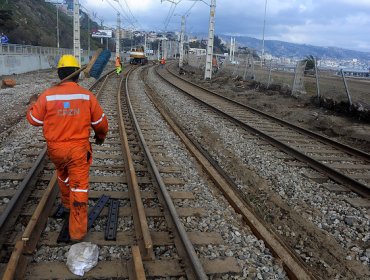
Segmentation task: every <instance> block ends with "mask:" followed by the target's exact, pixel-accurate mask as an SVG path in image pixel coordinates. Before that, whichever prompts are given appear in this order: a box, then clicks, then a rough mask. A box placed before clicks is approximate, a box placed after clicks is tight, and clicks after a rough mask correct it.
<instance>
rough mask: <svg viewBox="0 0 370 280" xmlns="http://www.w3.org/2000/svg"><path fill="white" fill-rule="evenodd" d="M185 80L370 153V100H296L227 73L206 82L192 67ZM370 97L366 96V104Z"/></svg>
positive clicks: (276, 87)
mask: <svg viewBox="0 0 370 280" xmlns="http://www.w3.org/2000/svg"><path fill="white" fill-rule="evenodd" d="M176 71H178V69H177V70H176ZM182 77H184V78H186V79H188V80H190V81H192V82H195V83H197V84H200V85H202V86H204V87H206V88H209V89H211V90H213V91H215V92H217V93H220V94H223V95H227V96H228V97H230V98H233V99H234V100H236V101H238V102H241V103H243V104H246V105H248V106H251V107H253V108H256V109H258V110H261V111H264V112H266V113H269V114H271V115H274V116H277V117H279V118H281V119H284V120H286V121H289V122H292V123H294V124H297V125H299V126H301V127H304V128H306V129H309V130H311V131H314V132H317V133H320V134H323V135H324V136H327V137H330V138H332V139H333V140H336V141H339V142H342V143H345V144H347V145H350V146H354V147H357V148H358V149H361V150H364V151H366V152H370V100H369V102H367V104H366V103H363V102H356V103H353V105H352V106H349V104H348V102H345V101H338V100H335V99H332V98H329V97H325V98H324V97H322V98H320V99H318V98H317V97H316V95H313V94H310V93H306V94H300V95H298V96H297V95H295V96H294V95H292V92H291V90H290V89H289V88H288V87H283V86H280V85H275V84H272V85H271V86H270V87H269V88H268V89H266V86H265V85H263V84H261V83H259V82H257V81H253V80H250V81H243V80H242V79H241V78H238V77H237V78H235V77H231V76H230V75H228V74H226V73H218V74H215V75H214V76H213V78H212V80H211V81H205V80H204V73H203V72H202V71H201V70H199V69H194V68H192V67H190V66H186V67H184V69H183V73H182ZM368 96H369V97H370V90H369V93H368ZM369 97H367V96H363V97H362V100H367V99H369Z"/></svg>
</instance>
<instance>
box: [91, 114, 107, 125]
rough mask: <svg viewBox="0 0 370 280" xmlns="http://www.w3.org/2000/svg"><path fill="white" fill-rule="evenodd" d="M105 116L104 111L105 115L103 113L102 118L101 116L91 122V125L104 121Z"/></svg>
mask: <svg viewBox="0 0 370 280" xmlns="http://www.w3.org/2000/svg"><path fill="white" fill-rule="evenodd" d="M104 116H105V114H104V113H103V115H101V118H100V119H98V120H97V121H96V122H91V125H96V124H98V123H100V122H102V121H103V118H104Z"/></svg>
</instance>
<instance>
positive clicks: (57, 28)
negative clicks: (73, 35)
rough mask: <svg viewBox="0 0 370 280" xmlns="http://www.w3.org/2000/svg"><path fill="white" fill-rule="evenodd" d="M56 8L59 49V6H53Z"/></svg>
mask: <svg viewBox="0 0 370 280" xmlns="http://www.w3.org/2000/svg"><path fill="white" fill-rule="evenodd" d="M55 7H56V8H57V48H58V49H59V6H58V4H57V5H55Z"/></svg>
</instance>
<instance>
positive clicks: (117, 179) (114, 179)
mask: <svg viewBox="0 0 370 280" xmlns="http://www.w3.org/2000/svg"><path fill="white" fill-rule="evenodd" d="M50 179H51V174H44V175H42V176H41V177H40V180H43V181H49V180H50ZM137 181H138V183H139V184H150V183H151V181H150V179H149V178H148V177H137ZM89 182H90V183H121V184H127V180H126V176H124V175H121V176H106V175H104V176H90V177H89ZM163 182H164V183H165V184H166V185H184V184H185V182H184V181H183V180H181V179H179V178H175V177H165V178H163Z"/></svg>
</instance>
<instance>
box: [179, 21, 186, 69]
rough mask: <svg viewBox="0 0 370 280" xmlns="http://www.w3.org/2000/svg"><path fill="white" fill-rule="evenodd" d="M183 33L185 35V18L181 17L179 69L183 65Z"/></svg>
mask: <svg viewBox="0 0 370 280" xmlns="http://www.w3.org/2000/svg"><path fill="white" fill-rule="evenodd" d="M184 33H185V16H182V17H181V34H180V46H179V47H180V48H179V53H180V59H179V68H181V67H182V66H183V65H184Z"/></svg>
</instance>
